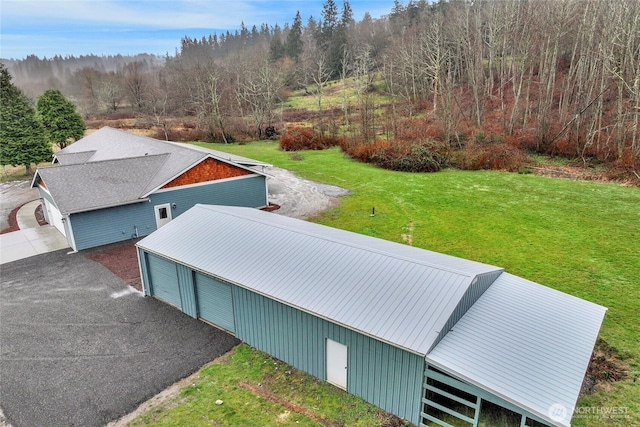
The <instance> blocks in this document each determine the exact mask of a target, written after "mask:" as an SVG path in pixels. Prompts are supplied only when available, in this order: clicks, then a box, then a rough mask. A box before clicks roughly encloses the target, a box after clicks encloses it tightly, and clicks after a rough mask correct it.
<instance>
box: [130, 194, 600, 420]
mask: <svg viewBox="0 0 640 427" xmlns="http://www.w3.org/2000/svg"><path fill="white" fill-rule="evenodd" d="M138 250H139V257H140V264H141V271H142V276H143V284H144V286H145V293H146V294H148V295H152V294H153V295H156V296H157V295H158V292H156V291H155V290H156V289H160V287H162V288H165V289H168V290H169V291H171V289H173V292H174V294H173V295H174V296H175V297H176V299H175V300H172V301H169V302H170V303H172V304H174V305H177V306H178V307H179V308H181V309H182V310H183V311H185V312H186V313H189V314H190V315H192V316H194V317H202V316H201V315H200V314H199V306H200V305H201V302H200V301H198V296H197V295H198V292H196V291H192V290H191V288H193V289H195V288H197V287H198V286H200V287H202V286H205V285H203V284H202V283H200V284H198V283H192V282H194V279H193V277H195V276H197V275H195V274H194V273H193V272H197V273H198V274H204V275H206V276H207V277H209V278H210V280H209V281H211V280H213V281H214V282H216V283H217V285H216V286H218V287H219V286H222V285H219V284H224V285H225V286H228V288H226V287H224V289H223V288H222V287H221V288H219V289H220V292H224V301H229V303H228V304H229V305H230V306H229V309H228V313H226V314H225V316H226V317H225V321H226V322H227V324H228V325H233V326H232V328H233V330H232V332H234V333H236V336H238V338H240V339H242V340H244V341H245V342H248V343H249V344H251V345H254V346H255V347H257V348H259V349H261V350H264V351H267V352H269V353H271V354H272V355H274V356H276V357H279V358H282V359H283V360H284V361H285V362H288V363H290V364H292V365H293V366H295V367H298V368H299V369H303V370H306V371H307V372H310V373H311V374H313V375H316V376H317V377H319V378H321V379H326V380H329V381H331V379H330V378H329V376H330V372H329V371H330V370H329V367H328V364H329V359H330V358H331V357H333V356H332V355H330V354H329V353H330V351H331V350H330V349H331V348H334V347H335V346H336V345H344V351H345V354H346V352H347V351H348V363H347V360H346V359H345V361H344V364H345V366H344V369H347V365H348V366H349V368H348V370H349V373H348V374H347V378H348V380H347V379H346V378H345V381H344V384H343V388H345V389H346V390H347V391H349V392H352V393H354V394H357V395H359V396H361V397H363V398H365V399H366V400H368V401H370V402H372V403H374V404H376V405H378V406H381V407H382V408H383V409H386V410H388V411H390V412H393V413H395V414H396V415H398V416H401V417H403V418H406V419H408V420H409V421H411V422H413V423H414V424H419V423H421V424H425V425H426V424H427V423H429V422H432V421H433V422H436V423H437V424H438V423H439V424H440V425H446V423H445V424H441V423H442V422H443V421H441V420H439V419H438V417H436V416H433V415H430V414H429V413H428V410H430V408H437V409H438V410H442V411H444V412H445V413H446V414H448V415H450V416H453V417H456V418H460V419H462V420H464V421H467V422H469V423H470V424H471V425H474V426H475V425H477V423H478V419H479V416H480V413H481V410H480V406H481V400H483V399H484V400H487V401H491V402H494V403H498V404H499V405H501V406H503V407H508V408H510V409H512V410H515V411H517V412H518V413H520V414H522V416H523V420H526V419H532V420H535V421H537V422H541V423H547V424H550V425H558V426H568V425H569V422H570V416H569V419H562V420H560V419H559V417H557V416H555V415H553V416H550V415H549V414H548V413H547V410H548V408H549V407H551V406H552V405H553V404H558V405H563V407H566V408H567V410H568V411H572V410H573V407H574V405H575V402H576V400H577V396H578V392H579V390H580V384H581V380H582V378H583V376H584V373H585V370H586V367H587V364H588V362H589V358H590V355H591V351H592V348H593V345H594V342H595V339H596V337H597V334H598V331H599V327H600V324H601V322H602V318H603V316H604V313H605V309H604V308H603V307H600V306H597V305H595V304H592V303H589V302H586V301H583V300H580V299H578V298H574V297H571V296H568V295H566V294H562V293H560V292H557V291H554V290H552V289H549V288H546V287H544V286H541V285H539V284H535V283H532V282H529V281H526V280H524V279H520V278H517V277H515V276H512V275H509V274H508V273H504V272H503V270H502V269H501V268H498V267H494V266H490V265H486V264H482V263H478V262H474V261H469V260H464V259H460V258H456V257H452V256H448V255H443V254H439V253H436V252H432V251H427V250H423V249H418V248H414V247H411V246H407V245H402V244H398V243H393V242H389V241H385V240H381V239H376V238H372V237H368V236H363V235H359V234H356V233H351V232H347V231H344V230H339V229H334V228H329V227H325V226H321V225H318V224H313V223H310V222H305V221H301V220H297V219H293V218H288V217H284V216H280V215H276V214H272V213H267V212H263V211H259V210H256V209H249V208H240V207H228V206H212V205H196V206H194V207H193V208H191V209H190V210H188V211H187V212H185V213H184V214H182V215H181V216H180V217H179V218H178V219H176V220H174V221H172V222H171V223H169V224H167V225H166V226H164V227H163V228H161V229H159V230H158V231H156V232H154V233H152V234H151V235H149V236H148V237H146V238H144V239H143V240H141V241H140V242H139V243H138ZM149 259H151V260H152V261H153V262H152V263H150V262H149ZM159 259H162V260H163V261H162V263H164V264H163V267H162V269H163V271H164V269H167V268H168V269H169V270H171V267H170V265H171V264H173V265H174V269H173V270H175V273H171V274H170V276H171V279H170V280H168V281H167V280H165V277H166V275H164V276H162V277H161V276H159V273H158V272H157V269H155V267H154V265H156V264H158V263H159V262H160V261H158V260H159ZM173 270H172V271H173ZM189 271H191V272H192V273H189ZM154 277H155V279H154ZM195 281H197V280H195ZM212 283H213V282H212ZM559 306H562V307H563V310H558V307H559ZM255 313H262V314H261V316H262V317H261V318H260V319H259V320H256V318H255V316H256V314H255ZM278 319H280V320H278ZM294 319H296V320H294ZM585 319H588V320H585ZM205 320H210V319H205ZM230 320H231V323H228V322H229V321H230ZM212 323H214V324H217V325H220V323H219V322H217V321H215V320H214V321H212ZM305 325H309V327H308V328H307V329H306V330H299V328H302V329H304V328H305ZM225 329H227V330H231V329H230V327H225ZM558 331H569V332H570V337H568V338H566V337H563V338H562V339H561V340H560V341H561V342H559V340H558V339H557V334H558ZM577 332H579V333H577ZM296 334H299V336H300V337H301V340H302V341H303V343H299V342H298V340H287V338H286V337H291V336H296ZM302 337H304V338H302ZM358 337H359V338H358ZM334 341H335V342H334ZM336 343H337V344H336ZM292 348H293V349H292ZM371 349H377V350H376V351H372V350H371ZM309 352H311V353H314V355H313V356H309V355H305V354H301V353H309ZM292 353H293V354H292ZM384 355H386V356H387V357H386V358H385V356H384ZM345 357H346V356H345ZM392 359H393V360H392ZM400 359H402V360H405V362H404V363H403V364H402V365H404V366H401V365H397V364H396V362H397V360H400ZM533 360H535V363H533V364H534V365H535V367H532V366H531V365H532V361H533ZM505 372H506V373H507V374H508V375H505ZM356 373H357V374H356ZM377 376H382V377H384V378H391V377H393V378H397V381H395V382H388V383H387V384H384V382H380V379H379V378H377ZM532 376H534V377H535V378H536V379H532ZM366 377H376V378H366ZM436 379H437V381H436ZM331 382H332V381H331ZM441 383H444V384H448V386H449V387H448V388H447V387H445V388H446V389H447V390H449V389H450V388H451V387H452V386H453V387H456V386H458V385H459V386H460V387H464V388H465V390H466V393H467V394H469V393H470V394H472V395H474V396H476V397H477V402H475V403H474V402H471V403H468V402H467V401H466V400H465V399H462V398H461V397H456V396H453V397H451V393H450V392H446V391H444V389H443V388H442V387H443V386H441V385H438V384H441ZM374 384H375V386H374ZM432 384H436V385H435V386H434V385H432ZM371 387H377V388H379V389H380V390H377V391H374V390H370V388H371ZM433 393H436V394H438V395H439V396H440V397H443V396H444V397H445V398H447V399H449V400H451V399H452V400H453V401H459V402H460V403H462V404H464V405H467V406H469V407H471V408H472V409H473V410H474V411H475V415H474V417H468V416H466V415H461V414H460V413H458V412H457V410H456V409H455V408H454V409H451V408H447V407H445V409H442V407H443V405H442V404H441V402H440V400H437V399H434V398H433V397H432V396H433ZM398 394H401V395H403V401H404V402H405V404H404V406H403V407H401V406H399V405H398V404H397V402H395V403H394V402H392V400H393V399H392V398H391V397H390V396H395V395H398ZM472 400H473V399H472ZM388 402H390V403H388ZM439 402H440V403H439ZM565 418H566V417H565ZM434 419H435V421H434ZM523 422H524V421H523ZM523 425H525V424H523Z"/></svg>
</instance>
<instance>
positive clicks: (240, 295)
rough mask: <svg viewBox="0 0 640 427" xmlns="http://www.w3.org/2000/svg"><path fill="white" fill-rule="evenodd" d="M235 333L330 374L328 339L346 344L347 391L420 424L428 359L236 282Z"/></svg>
mask: <svg viewBox="0 0 640 427" xmlns="http://www.w3.org/2000/svg"><path fill="white" fill-rule="evenodd" d="M232 289H233V301H234V311H235V319H236V336H237V337H238V338H239V339H241V340H243V341H244V342H246V343H248V344H249V345H251V346H253V347H255V348H257V349H259V350H261V351H264V352H266V353H269V354H271V355H272V356H274V357H276V358H278V359H280V360H282V361H284V362H286V363H288V364H290V365H292V366H294V367H295V368H297V369H300V370H302V371H305V372H307V373H309V374H311V375H313V376H315V377H317V378H319V379H321V380H326V348H325V343H326V339H327V338H329V339H331V340H333V341H336V342H339V343H341V344H343V345H346V346H347V348H348V372H347V391H348V392H349V393H351V394H354V395H356V396H359V397H361V398H363V399H364V400H366V401H368V402H370V403H373V404H374V405H377V406H379V407H380V408H382V409H384V410H386V411H388V412H391V413H393V414H395V415H397V416H399V417H401V418H405V419H407V420H409V421H411V422H412V423H413V424H415V425H417V424H418V423H419V421H420V410H421V393H422V378H423V372H424V359H423V358H422V357H420V356H418V355H416V354H413V353H409V352H407V351H404V350H402V349H399V348H396V347H393V346H391V345H389V344H386V343H383V342H381V341H378V340H376V339H373V338H370V337H368V336H365V335H362V334H359V333H357V332H355V331H352V330H349V329H347V328H344V327H342V326H340V325H336V324H333V323H331V322H329V321H327V320H324V319H320V318H318V317H316V316H313V315H311V314H308V313H305V312H302V311H300V310H297V309H295V308H293V307H290V306H288V305H285V304H282V303H280V302H277V301H274V300H271V299H269V298H266V297H263V296H261V295H258V294H255V293H253V292H251V291H249V290H246V289H243V288H239V287H237V286H233V288H232Z"/></svg>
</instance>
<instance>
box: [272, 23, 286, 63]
mask: <svg viewBox="0 0 640 427" xmlns="http://www.w3.org/2000/svg"><path fill="white" fill-rule="evenodd" d="M284 54H285V47H284V45H283V44H282V30H281V29H280V26H279V25H278V24H276V25H275V27H274V28H273V35H272V36H271V41H270V42H269V58H270V59H271V60H272V61H274V62H275V61H277V60H279V59H280V58H282V57H283V56H284Z"/></svg>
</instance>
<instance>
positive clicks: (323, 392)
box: [127, 344, 397, 427]
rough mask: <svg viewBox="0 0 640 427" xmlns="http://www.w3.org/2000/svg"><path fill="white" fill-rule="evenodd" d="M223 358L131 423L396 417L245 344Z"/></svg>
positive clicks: (313, 423)
mask: <svg viewBox="0 0 640 427" xmlns="http://www.w3.org/2000/svg"><path fill="white" fill-rule="evenodd" d="M221 359H222V360H219V361H216V362H214V363H212V364H209V365H207V366H205V367H204V368H202V369H201V370H200V372H199V375H198V377H197V378H195V379H193V381H192V382H191V384H189V385H186V386H184V387H183V388H182V389H181V390H180V393H179V394H178V395H177V396H173V397H172V398H170V399H169V400H168V401H165V402H164V404H163V405H162V407H160V408H158V409H156V410H151V411H147V412H146V413H144V414H142V415H141V416H139V417H137V418H135V419H134V420H133V421H131V422H130V423H128V424H127V426H128V427H135V426H150V425H153V426H166V427H169V426H173V427H183V426H193V427H195V426H212V425H213V426H229V427H237V426H247V427H249V426H250V427H253V426H273V425H277V426H288V425H290V426H300V427H304V426H308V427H319V426H335V427H338V426H353V427H358V426H361V427H365V426H376V425H378V426H380V425H383V423H384V421H386V420H389V421H391V420H392V419H391V417H390V416H389V415H388V414H386V413H384V412H383V411H382V410H380V409H378V408H376V407H374V406H372V405H369V404H367V403H366V402H365V401H363V400H362V399H359V398H357V397H355V396H353V395H349V394H347V393H345V392H344V391H342V390H339V389H338V388H336V387H334V386H332V385H330V384H329V383H326V382H323V381H319V380H317V379H315V378H313V377H311V376H310V375H307V374H305V373H303V372H300V371H297V370H295V369H292V368H291V367H289V366H288V365H286V364H285V363H283V362H281V361H278V360H276V359H274V358H272V357H270V356H268V355H266V354H265V353H262V352H259V351H256V350H253V349H251V348H250V347H249V346H247V345H246V344H241V345H239V346H237V347H236V348H234V349H233V350H232V351H231V352H230V354H228V355H225V356H224V357H223V358H221ZM301 390H304V392H302V393H301V392H300V391H301ZM220 401H221V402H220ZM396 420H397V419H396ZM388 425H391V424H388ZM396 425H397V424H396Z"/></svg>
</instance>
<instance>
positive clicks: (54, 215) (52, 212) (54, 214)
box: [43, 199, 66, 236]
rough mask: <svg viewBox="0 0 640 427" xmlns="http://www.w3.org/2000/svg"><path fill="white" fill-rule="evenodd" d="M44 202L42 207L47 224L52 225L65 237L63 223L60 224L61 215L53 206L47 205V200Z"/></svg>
mask: <svg viewBox="0 0 640 427" xmlns="http://www.w3.org/2000/svg"><path fill="white" fill-rule="evenodd" d="M43 200H44V207H45V209H46V210H47V220H48V221H49V224H51V225H53V226H54V227H55V228H57V229H58V231H60V232H61V233H62V235H63V236H66V234H65V232H64V223H63V222H62V214H61V213H60V211H59V210H58V208H56V207H55V206H54V205H53V204H51V203H49V201H48V200H47V199H43Z"/></svg>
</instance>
